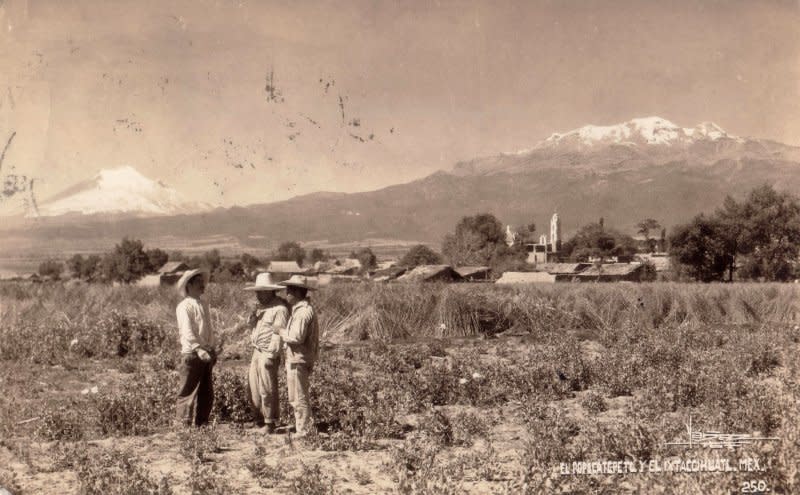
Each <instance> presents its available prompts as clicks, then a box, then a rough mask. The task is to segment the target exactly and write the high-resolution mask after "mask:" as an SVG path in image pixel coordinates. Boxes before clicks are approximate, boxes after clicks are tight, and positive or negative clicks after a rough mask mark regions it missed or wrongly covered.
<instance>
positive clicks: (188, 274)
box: [175, 268, 208, 297]
mask: <svg viewBox="0 0 800 495" xmlns="http://www.w3.org/2000/svg"><path fill="white" fill-rule="evenodd" d="M195 275H201V276H202V277H203V278H204V279H205V281H206V283H208V272H206V271H204V270H200V269H199V268H198V269H194V270H187V271H185V272H183V275H181V278H180V279H178V283H177V284H175V288H176V289H178V293H179V294H180V295H182V296H184V297H186V284H188V283H189V280H191V279H192V278H194V276H195Z"/></svg>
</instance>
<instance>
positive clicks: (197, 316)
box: [175, 296, 216, 353]
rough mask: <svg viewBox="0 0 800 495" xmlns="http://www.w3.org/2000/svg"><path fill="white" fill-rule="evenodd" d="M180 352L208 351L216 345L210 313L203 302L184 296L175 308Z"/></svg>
mask: <svg viewBox="0 0 800 495" xmlns="http://www.w3.org/2000/svg"><path fill="white" fill-rule="evenodd" d="M175 316H177V318H178V333H179V335H180V341H181V352H182V353H191V352H194V351H195V350H196V349H197V348H199V347H202V348H203V349H205V350H207V351H210V350H212V349H213V348H214V344H215V343H216V341H215V339H214V329H213V327H212V326H211V312H210V311H209V309H208V304H206V302H205V301H200V300H198V299H195V298H193V297H189V296H186V297H185V298H184V299H183V301H181V302H180V303H178V307H177V308H175Z"/></svg>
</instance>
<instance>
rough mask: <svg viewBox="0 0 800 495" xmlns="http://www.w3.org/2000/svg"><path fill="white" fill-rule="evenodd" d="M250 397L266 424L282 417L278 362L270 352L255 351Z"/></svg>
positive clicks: (251, 363) (251, 368) (250, 375)
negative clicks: (270, 355) (272, 357)
mask: <svg viewBox="0 0 800 495" xmlns="http://www.w3.org/2000/svg"><path fill="white" fill-rule="evenodd" d="M249 382H250V399H251V402H252V403H253V407H254V408H255V409H256V411H257V415H258V417H259V419H260V420H263V421H264V422H265V423H266V424H276V423H277V422H278V418H279V417H280V403H279V397H278V362H277V360H275V359H270V357H269V354H266V353H263V352H261V351H258V350H256V351H254V352H253V359H252V360H251V361H250V373H249Z"/></svg>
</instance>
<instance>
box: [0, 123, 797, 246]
mask: <svg viewBox="0 0 800 495" xmlns="http://www.w3.org/2000/svg"><path fill="white" fill-rule="evenodd" d="M124 177H127V178H129V179H130V181H127V180H120V181H118V180H117V179H121V178H124ZM128 182H130V183H135V184H138V186H137V187H132V186H130V185H129V184H128ZM764 183H768V184H772V185H774V186H776V188H778V189H781V190H789V191H793V190H797V189H798V187H799V186H800V148H798V147H793V146H788V145H784V144H781V143H777V142H774V141H769V140H764V139H755V138H742V137H738V136H733V135H730V134H728V133H727V132H726V131H725V130H723V129H722V128H721V127H719V126H718V125H716V124H713V123H710V122H706V123H701V124H699V125H697V126H695V127H691V128H682V127H679V126H677V125H676V124H674V123H672V122H670V121H668V120H666V119H663V118H660V117H646V118H637V119H633V120H630V121H628V122H624V123H621V124H617V125H611V126H594V125H588V126H584V127H581V128H579V129H575V130H572V131H569V132H565V133H555V134H552V135H551V136H550V137H548V138H546V139H544V140H541V141H540V142H538V143H537V144H535V145H534V146H533V147H531V148H530V149H526V150H521V151H516V152H511V153H500V154H497V155H493V156H487V157H481V158H476V159H473V160H468V161H463V162H460V163H457V164H455V166H454V167H453V168H452V169H451V170H448V171H439V172H436V173H433V174H432V175H429V176H427V177H425V178H422V179H419V180H416V181H412V182H409V183H406V184H398V185H393V186H389V187H386V188H383V189H380V190H377V191H370V192H361V193H350V194H349V193H332V192H320V193H314V194H308V195H304V196H298V197H295V198H292V199H289V200H286V201H280V202H276V203H269V204H258V205H249V206H242V207H233V208H216V209H209V208H208V207H207V205H192V204H190V203H188V202H186V201H185V200H183V199H182V198H181V197H180V195H179V194H178V193H177V192H175V191H173V190H171V189H169V188H167V187H166V186H164V185H161V184H158V183H154V182H153V181H150V180H149V179H146V178H143V177H141V176H140V174H138V172H136V171H135V170H134V169H133V168H130V167H126V168H123V169H118V170H116V171H104V172H101V173H100V174H99V176H98V177H96V178H95V179H93V180H92V181H88V182H86V183H81V184H79V185H77V186H75V187H73V188H70V189H69V190H67V191H65V192H64V193H62V194H59V195H58V196H57V197H56V198H53V199H51V200H50V201H48V202H46V203H43V205H42V206H41V208H40V209H41V210H42V211H43V212H44V213H43V215H46V214H52V215H54V216H41V217H39V218H36V219H24V220H19V219H17V220H16V221H13V222H8V225H7V226H6V227H4V228H0V229H3V230H5V233H4V234H3V235H4V236H5V238H6V239H7V241H6V242H5V243H4V244H6V248H8V249H6V250H9V249H10V250H13V251H15V252H22V251H24V249H25V246H26V245H31V246H33V245H36V243H41V241H42V240H55V239H57V240H60V241H70V244H69V245H70V246H73V247H75V246H80V245H82V244H83V243H85V244H86V245H89V244H91V243H94V244H98V243H101V244H108V243H109V242H112V241H114V242H115V241H118V240H119V239H120V238H121V237H122V236H126V235H127V236H131V237H136V238H140V239H143V240H144V241H145V242H146V243H147V242H148V241H150V242H155V243H157V242H158V240H159V239H164V238H170V239H172V240H175V239H178V240H180V239H183V240H185V241H186V242H187V243H191V242H192V240H195V239H200V238H208V237H212V236H227V237H229V238H235V239H236V240H237V242H238V244H239V245H240V246H241V247H242V249H247V248H249V247H254V246H261V247H263V246H264V244H265V242H272V243H276V242H280V241H283V240H289V239H294V240H298V241H303V242H310V241H321V240H327V241H328V242H347V241H359V240H364V239H370V238H382V239H397V240H407V241H412V240H413V241H421V242H426V243H430V244H432V245H434V246H435V247H438V246H439V245H440V242H441V240H442V237H443V236H444V235H445V234H446V233H447V232H449V231H451V230H452V229H453V227H454V225H455V223H456V222H457V221H458V219H459V218H460V217H462V216H464V215H470V214H475V213H479V212H491V213H494V214H495V215H496V216H497V217H498V218H499V219H500V220H501V221H502V222H504V223H506V224H510V225H522V224H529V223H531V222H532V221H533V222H535V223H536V224H537V225H538V226H539V229H538V230H539V231H540V232H542V231H546V230H547V221H548V219H549V217H550V216H551V215H552V214H553V213H554V212H558V214H559V217H560V218H561V220H562V228H563V231H564V234H565V235H567V236H568V235H569V234H570V233H572V232H574V231H575V230H577V229H578V228H579V227H580V226H582V225H584V224H586V223H588V222H596V221H597V220H598V219H599V218H600V217H604V219H605V223H606V225H610V226H614V227H616V228H618V229H620V230H622V231H626V232H629V233H633V232H634V230H635V228H634V226H635V224H636V223H637V222H638V221H640V220H642V219H643V218H647V217H651V218H655V219H657V220H658V221H659V222H660V223H661V224H662V225H663V226H665V227H670V226H672V225H675V224H677V223H680V222H685V221H687V220H689V219H690V218H691V217H692V216H694V215H696V214H697V213H700V212H704V211H705V212H709V211H711V210H713V209H714V208H716V207H717V206H719V205H720V204H721V203H722V201H723V199H724V198H725V196H726V195H733V196H734V197H742V196H743V195H744V194H746V192H747V191H749V190H750V189H752V188H753V187H755V186H758V185H761V184H764ZM153 184H156V185H153ZM117 187H119V188H121V189H123V190H124V191H125V195H124V196H118V195H117V193H116V192H115V191H117V189H116V188H117ZM98 191H99V192H98ZM137 191H139V192H141V195H140V196H139V195H137V194H138V193H137ZM142 191H149V193H147V194H145V193H144V192H142ZM111 194H113V195H115V197H125V198H126V199H125V201H123V202H122V204H124V205H125V208H124V209H120V208H119V207H117V210H116V211H113V212H112V211H108V210H104V209H103V208H102V205H105V204H110V203H108V202H106V201H105V200H104V199H103V198H106V197H108V196H107V195H111ZM119 203H120V202H119V201H117V202H116V204H117V205H119ZM123 210H124V211H123ZM67 211H73V212H74V211H79V212H81V214H78V215H76V214H71V215H60V213H66V212H67ZM156 245H157V244H156ZM2 249H3V246H0V251H2ZM76 249H77V248H76Z"/></svg>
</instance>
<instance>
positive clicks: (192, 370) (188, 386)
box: [175, 353, 216, 426]
mask: <svg viewBox="0 0 800 495" xmlns="http://www.w3.org/2000/svg"><path fill="white" fill-rule="evenodd" d="M181 358H182V359H181V361H182V362H181V365H180V380H181V382H180V390H179V392H178V403H177V407H176V408H175V409H176V411H175V412H176V414H177V417H178V422H180V423H182V424H185V425H189V426H191V425H193V424H194V425H196V426H202V425H204V424H206V423H208V417H209V416H210V415H211V406H213V404H214V384H213V381H212V378H211V370H212V369H213V368H214V363H215V362H216V357H215V356H214V355H213V354H212V358H213V359H212V360H211V361H210V362H208V363H206V362H205V361H203V360H202V359H200V358H199V357H198V356H197V354H195V353H191V354H181Z"/></svg>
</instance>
